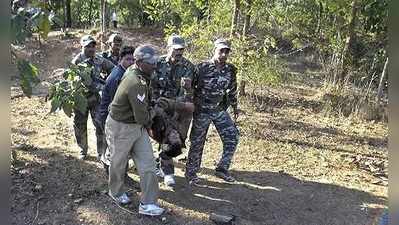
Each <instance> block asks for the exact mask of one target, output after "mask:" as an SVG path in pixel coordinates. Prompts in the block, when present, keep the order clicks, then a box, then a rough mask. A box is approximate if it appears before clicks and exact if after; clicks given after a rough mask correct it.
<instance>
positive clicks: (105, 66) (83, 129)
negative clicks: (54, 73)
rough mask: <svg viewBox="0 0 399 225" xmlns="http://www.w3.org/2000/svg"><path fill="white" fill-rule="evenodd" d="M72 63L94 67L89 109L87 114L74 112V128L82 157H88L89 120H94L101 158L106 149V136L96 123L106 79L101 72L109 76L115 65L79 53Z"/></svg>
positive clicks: (97, 57) (96, 57) (98, 57)
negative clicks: (101, 92)
mask: <svg viewBox="0 0 399 225" xmlns="http://www.w3.org/2000/svg"><path fill="white" fill-rule="evenodd" d="M72 63H73V64H75V65H77V64H79V63H87V64H89V65H91V66H92V67H93V72H92V78H93V83H92V85H91V87H89V89H90V91H89V94H88V96H87V100H88V107H87V110H86V112H85V113H82V112H80V111H79V110H77V109H75V110H74V120H73V123H74V125H73V127H74V130H75V137H76V142H77V144H78V146H79V148H80V154H81V155H82V156H85V155H87V149H88V143H87V119H88V117H89V113H90V116H91V118H92V121H93V124H94V126H95V128H96V138H97V154H98V155H99V156H100V155H101V154H102V153H103V152H104V151H105V148H106V142H105V136H104V131H103V129H102V126H101V125H99V124H97V123H96V122H95V118H96V113H97V111H98V109H97V108H98V106H99V104H100V94H99V92H100V91H101V90H102V87H103V85H104V78H102V77H101V72H105V73H106V74H109V73H110V72H111V70H112V69H113V67H114V64H113V63H111V62H110V61H108V60H107V59H104V58H102V57H101V56H99V55H96V56H95V57H94V59H90V58H87V57H86V56H85V55H84V53H83V52H81V53H79V54H78V55H76V56H75V57H74V59H73V60H72Z"/></svg>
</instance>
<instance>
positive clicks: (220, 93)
mask: <svg viewBox="0 0 399 225" xmlns="http://www.w3.org/2000/svg"><path fill="white" fill-rule="evenodd" d="M193 86H194V105H195V111H194V116H193V124H192V127H191V133H190V142H191V145H190V150H189V152H188V161H187V164H186V174H185V175H186V177H187V178H188V179H189V180H190V179H191V178H195V177H196V174H197V172H198V171H199V169H200V166H201V159H202V152H203V148H204V144H205V138H206V134H207V132H208V129H209V125H210V123H211V122H213V124H214V125H215V127H216V129H217V132H218V133H219V135H220V137H221V140H222V142H223V154H222V158H221V159H220V161H219V163H218V165H217V168H216V170H222V171H227V170H228V169H229V167H230V164H231V160H232V158H233V155H234V152H235V150H236V147H237V144H238V139H239V131H238V129H237V127H236V126H235V124H234V122H233V121H232V119H231V117H230V115H229V114H228V113H227V112H226V110H227V108H228V107H229V106H230V105H231V106H232V107H233V109H234V110H237V97H236V95H237V81H236V67H235V66H233V65H232V64H229V63H227V64H225V65H224V67H223V68H222V69H220V70H218V69H217V68H216V64H215V62H214V61H213V60H210V61H208V62H203V63H200V64H198V65H197V73H196V74H195V77H194V80H193Z"/></svg>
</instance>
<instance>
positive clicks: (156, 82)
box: [150, 70, 161, 100]
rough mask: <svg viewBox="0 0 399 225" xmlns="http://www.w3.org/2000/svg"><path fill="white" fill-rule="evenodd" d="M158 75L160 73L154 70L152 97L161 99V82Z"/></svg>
mask: <svg viewBox="0 0 399 225" xmlns="http://www.w3.org/2000/svg"><path fill="white" fill-rule="evenodd" d="M158 76H159V73H158V71H157V70H156V71H155V72H154V76H152V79H151V82H150V87H151V95H152V96H151V98H152V99H153V100H156V99H159V98H160V97H161V93H160V90H161V86H160V84H159V80H158Z"/></svg>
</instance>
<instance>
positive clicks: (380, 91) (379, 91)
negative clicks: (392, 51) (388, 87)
mask: <svg viewBox="0 0 399 225" xmlns="http://www.w3.org/2000/svg"><path fill="white" fill-rule="evenodd" d="M387 67H388V57H387V60H385V64H384V69H383V70H382V74H381V78H380V83H379V84H378V91H377V102H378V103H380V102H381V97H382V90H383V89H384V80H385V76H386V74H387Z"/></svg>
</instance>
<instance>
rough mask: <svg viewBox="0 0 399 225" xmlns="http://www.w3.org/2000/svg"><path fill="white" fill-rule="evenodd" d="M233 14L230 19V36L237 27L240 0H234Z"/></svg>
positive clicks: (235, 31) (233, 34)
mask: <svg viewBox="0 0 399 225" xmlns="http://www.w3.org/2000/svg"><path fill="white" fill-rule="evenodd" d="M233 8H234V9H233V16H232V19H231V31H230V37H232V36H235V34H236V33H237V27H238V14H239V13H240V0H234V5H233Z"/></svg>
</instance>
